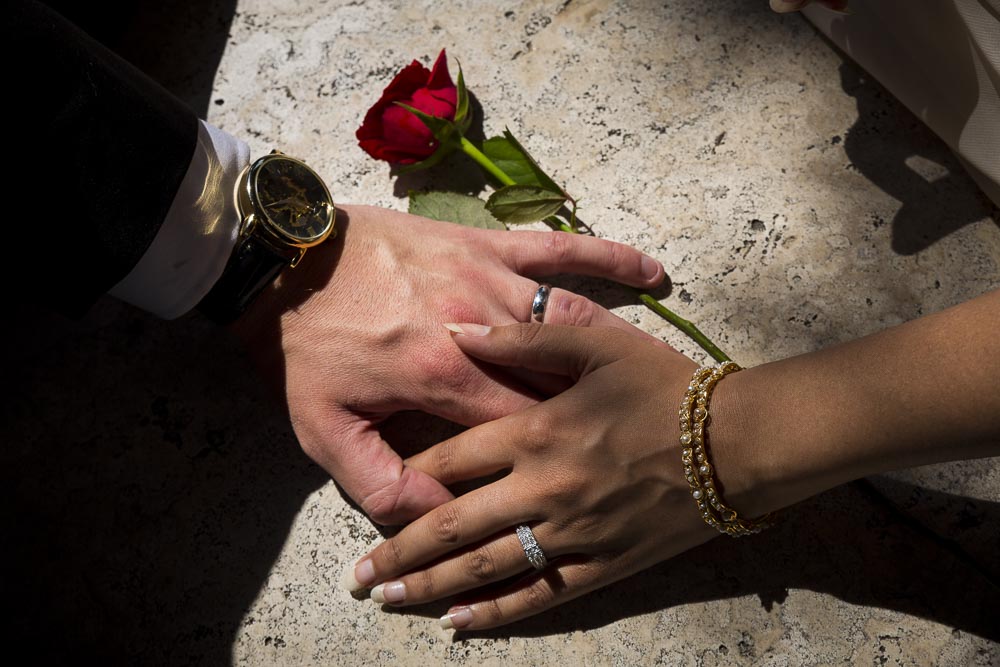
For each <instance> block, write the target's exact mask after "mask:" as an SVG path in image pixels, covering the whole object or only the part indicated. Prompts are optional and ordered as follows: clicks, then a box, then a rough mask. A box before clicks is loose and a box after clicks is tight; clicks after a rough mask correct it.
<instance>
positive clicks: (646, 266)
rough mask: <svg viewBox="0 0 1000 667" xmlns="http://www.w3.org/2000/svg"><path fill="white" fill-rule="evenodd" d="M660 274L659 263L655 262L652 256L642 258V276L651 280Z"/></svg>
mask: <svg viewBox="0 0 1000 667" xmlns="http://www.w3.org/2000/svg"><path fill="white" fill-rule="evenodd" d="M659 274H660V263H659V262H657V261H656V260H655V259H653V258H652V257H645V256H643V258H642V277H643V278H645V279H646V280H652V279H653V278H655V277H656V276H658V275H659Z"/></svg>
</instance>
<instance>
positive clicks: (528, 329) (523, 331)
mask: <svg viewBox="0 0 1000 667" xmlns="http://www.w3.org/2000/svg"><path fill="white" fill-rule="evenodd" d="M445 327H447V328H448V329H449V330H450V331H452V332H453V333H455V334H456V335H455V336H454V340H455V343H456V344H457V345H458V346H459V347H460V348H461V349H462V351H463V352H465V353H466V354H469V355H471V356H473V357H476V358H477V359H481V360H483V361H488V362H490V363H492V364H497V365H499V366H516V367H519V368H527V369H529V370H533V371H540V372H542V373H554V374H556V375H565V376H567V377H570V378H572V379H573V380H579V379H580V378H581V377H583V376H584V375H585V374H586V373H587V372H588V371H590V370H593V369H595V368H599V367H601V366H604V365H607V364H609V363H611V362H613V361H616V360H618V359H620V358H622V357H623V356H626V354H627V350H628V348H629V346H630V345H632V344H634V343H633V342H632V341H633V340H634V339H633V338H632V337H631V336H629V335H627V334H625V333H623V332H622V331H620V330H618V329H612V328H610V327H571V326H564V325H558V324H546V325H542V324H511V325H508V326H502V327H487V326H483V325H481V324H471V323H449V324H445Z"/></svg>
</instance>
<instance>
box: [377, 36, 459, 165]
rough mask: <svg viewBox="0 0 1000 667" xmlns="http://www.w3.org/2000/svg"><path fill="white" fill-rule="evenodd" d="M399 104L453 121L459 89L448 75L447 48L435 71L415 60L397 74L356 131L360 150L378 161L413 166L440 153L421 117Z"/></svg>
mask: <svg viewBox="0 0 1000 667" xmlns="http://www.w3.org/2000/svg"><path fill="white" fill-rule="evenodd" d="M396 102H402V103H403V104H406V105H407V106H411V107H413V108H414V109H417V110H419V111H423V112H424V113H426V114H428V115H431V116H436V117H438V118H444V119H447V120H454V118H455V105H456V104H457V102H458V90H457V88H456V87H455V84H454V83H453V82H452V80H451V75H450V74H448V60H447V58H446V57H445V53H444V49H441V53H440V54H439V55H438V57H437V61H435V63H434V68H433V69H432V70H430V71H428V70H427V68H426V67H424V66H423V65H421V64H420V63H419V62H417V61H416V60H414V61H413V62H412V63H410V64H409V65H407V66H406V67H405V68H404V69H403V70H402V71H401V72H400V73H399V74H397V75H396V78H394V79H393V80H392V83H390V84H389V85H388V86H387V87H386V89H385V90H384V91H383V92H382V98H381V99H380V100H379V101H378V102H376V103H375V106H373V107H372V108H371V109H369V110H368V113H367V114H365V122H364V123H362V124H361V127H359V128H358V131H357V137H358V143H359V144H360V145H361V148H363V149H364V150H365V152H366V153H368V154H369V155H371V156H372V157H373V158H375V159H376V160H385V161H386V162H393V163H396V164H413V163H414V162H420V161H421V160H424V159H426V158H429V157H430V156H431V155H433V154H434V151H435V150H437V147H438V142H437V140H436V139H435V138H434V135H433V134H431V131H430V130H429V129H428V128H427V126H426V125H424V124H423V122H422V121H421V120H420V119H419V118H417V117H416V116H414V115H413V114H412V113H410V112H409V111H407V110H406V109H404V108H402V107H400V106H397V105H396V104H395V103H396Z"/></svg>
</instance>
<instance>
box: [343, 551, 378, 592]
mask: <svg viewBox="0 0 1000 667" xmlns="http://www.w3.org/2000/svg"><path fill="white" fill-rule="evenodd" d="M373 581H375V566H374V565H372V562H371V560H369V559H367V558H366V559H364V560H363V561H361V562H360V563H357V564H355V565H352V566H350V567H348V568H347V569H346V570H344V575H343V576H342V577H341V578H340V585H341V586H343V587H344V588H346V589H347V590H348V591H350V592H351V593H356V592H357V591H360V590H361V589H362V588H367V587H368V586H370V585H371V584H372V582H373Z"/></svg>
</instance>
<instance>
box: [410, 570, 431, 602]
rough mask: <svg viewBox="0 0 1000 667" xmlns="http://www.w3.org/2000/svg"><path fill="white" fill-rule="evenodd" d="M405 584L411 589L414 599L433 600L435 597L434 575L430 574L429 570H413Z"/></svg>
mask: <svg viewBox="0 0 1000 667" xmlns="http://www.w3.org/2000/svg"><path fill="white" fill-rule="evenodd" d="M406 584H407V588H409V589H411V590H412V591H413V594H414V597H413V599H415V600H433V599H434V597H435V596H434V590H435V588H436V586H435V583H434V575H432V574H431V572H430V570H423V571H421V572H415V573H414V574H413V575H411V577H410V580H408V581H407V582H406Z"/></svg>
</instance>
